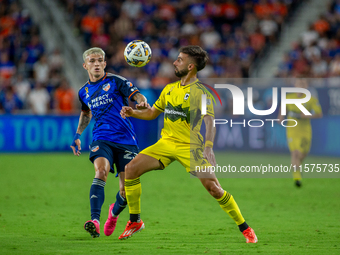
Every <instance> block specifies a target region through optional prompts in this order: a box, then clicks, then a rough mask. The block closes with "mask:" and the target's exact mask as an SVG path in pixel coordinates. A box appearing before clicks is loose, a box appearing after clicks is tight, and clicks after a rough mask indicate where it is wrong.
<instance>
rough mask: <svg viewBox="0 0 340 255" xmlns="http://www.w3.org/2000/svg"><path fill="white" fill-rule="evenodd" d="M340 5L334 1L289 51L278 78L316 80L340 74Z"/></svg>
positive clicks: (284, 58) (281, 65) (280, 67)
mask: <svg viewBox="0 0 340 255" xmlns="http://www.w3.org/2000/svg"><path fill="white" fill-rule="evenodd" d="M339 17H340V2H339V1H337V0H334V1H332V3H331V4H330V6H329V8H328V11H327V12H326V13H324V14H322V15H320V16H319V17H318V18H317V19H315V20H314V22H312V23H311V24H310V25H309V27H308V29H307V30H306V31H305V32H304V33H302V34H301V37H300V38H299V40H298V41H297V42H295V43H294V44H293V46H292V48H291V49H290V51H289V52H287V53H286V54H285V55H284V56H283V59H282V61H281V63H280V65H279V67H278V72H277V75H276V76H277V77H281V78H285V77H291V76H298V75H304V76H306V77H313V78H326V77H336V76H339V75H340V18H339Z"/></svg>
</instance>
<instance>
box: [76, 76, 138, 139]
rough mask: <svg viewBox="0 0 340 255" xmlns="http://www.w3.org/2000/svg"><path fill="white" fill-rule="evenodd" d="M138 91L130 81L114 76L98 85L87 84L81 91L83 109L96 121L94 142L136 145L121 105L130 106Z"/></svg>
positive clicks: (104, 79) (131, 128) (107, 77)
mask: <svg viewBox="0 0 340 255" xmlns="http://www.w3.org/2000/svg"><path fill="white" fill-rule="evenodd" d="M137 92H139V91H138V89H137V87H135V86H134V85H133V84H132V83H131V82H129V81H128V80H127V79H125V78H124V77H122V76H119V75H115V74H111V73H106V74H105V75H104V77H103V78H101V79H100V80H98V81H97V82H91V81H88V82H87V83H86V84H85V85H84V86H83V87H81V88H80V90H79V93H78V95H79V100H80V102H81V110H82V111H89V110H90V111H91V113H92V118H93V119H94V120H95V125H94V127H93V138H92V141H97V140H105V141H110V142H114V143H118V144H128V145H137V143H138V142H137V137H136V134H135V131H134V128H133V126H132V123H131V122H130V120H129V118H126V119H123V118H122V117H121V116H120V114H119V113H120V110H121V109H122V106H128V99H129V98H131V97H132V96H133V95H135V93H137Z"/></svg>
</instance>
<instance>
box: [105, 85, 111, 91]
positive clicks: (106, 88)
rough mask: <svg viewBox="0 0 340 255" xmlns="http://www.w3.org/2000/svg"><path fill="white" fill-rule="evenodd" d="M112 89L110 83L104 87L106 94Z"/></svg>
mask: <svg viewBox="0 0 340 255" xmlns="http://www.w3.org/2000/svg"><path fill="white" fill-rule="evenodd" d="M110 88H111V86H110V83H106V84H104V85H103V90H104V91H106V92H107V91H109V89H110Z"/></svg>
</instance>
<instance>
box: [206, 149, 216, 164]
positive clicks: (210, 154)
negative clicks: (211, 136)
mask: <svg viewBox="0 0 340 255" xmlns="http://www.w3.org/2000/svg"><path fill="white" fill-rule="evenodd" d="M203 157H204V158H206V159H207V160H208V161H209V163H210V164H211V165H212V166H216V159H215V154H214V151H213V149H212V148H210V147H205V148H204V152H203Z"/></svg>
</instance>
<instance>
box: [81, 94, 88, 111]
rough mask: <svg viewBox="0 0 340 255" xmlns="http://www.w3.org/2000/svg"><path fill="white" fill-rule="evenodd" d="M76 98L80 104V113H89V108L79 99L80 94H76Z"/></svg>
mask: <svg viewBox="0 0 340 255" xmlns="http://www.w3.org/2000/svg"><path fill="white" fill-rule="evenodd" d="M78 98H79V101H80V103H81V110H82V111H85V112H88V111H90V108H89V107H88V106H87V105H86V104H85V103H84V101H83V100H82V99H81V97H80V93H79V94H78Z"/></svg>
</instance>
